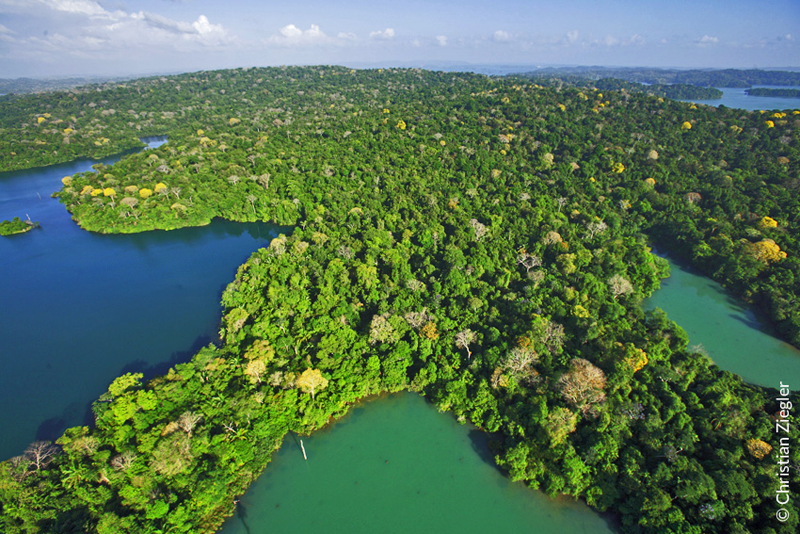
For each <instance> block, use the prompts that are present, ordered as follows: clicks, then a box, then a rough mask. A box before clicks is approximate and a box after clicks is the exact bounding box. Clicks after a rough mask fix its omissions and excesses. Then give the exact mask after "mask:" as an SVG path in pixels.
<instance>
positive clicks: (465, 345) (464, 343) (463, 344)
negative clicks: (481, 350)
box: [456, 328, 475, 359]
mask: <svg viewBox="0 0 800 534" xmlns="http://www.w3.org/2000/svg"><path fill="white" fill-rule="evenodd" d="M473 341H475V332H473V331H472V330H470V329H469V328H466V329H464V330H462V331H461V332H459V333H458V334H456V347H458V348H460V349H464V350H466V351H467V359H470V358H472V351H471V350H469V344H470V343H472V342H473Z"/></svg>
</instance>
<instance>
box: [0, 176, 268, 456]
mask: <svg viewBox="0 0 800 534" xmlns="http://www.w3.org/2000/svg"><path fill="white" fill-rule="evenodd" d="M108 161H111V160H108ZM108 161H107V162H108ZM93 163H95V162H94V161H90V160H84V161H77V162H73V163H69V164H65V165H56V166H51V167H45V168H38V169H32V170H28V171H21V172H13V173H0V220H2V219H11V218H13V217H14V216H19V217H21V218H23V219H24V218H25V215H26V214H28V215H30V218H31V219H32V220H34V221H39V222H40V223H41V228H40V229H37V230H33V231H31V232H28V233H26V234H22V235H16V236H12V237H8V238H0V280H2V283H1V284H0V303H2V306H0V340H2V343H1V344H0V458H2V459H5V458H8V457H11V456H16V455H18V454H20V453H21V452H22V450H23V449H24V448H25V447H26V446H27V445H28V444H29V443H30V442H32V441H34V440H36V439H54V438H56V437H58V436H59V435H60V434H61V432H62V431H63V430H64V429H65V428H66V427H68V426H73V425H78V424H86V423H91V421H92V418H91V412H90V411H89V407H90V403H91V402H92V401H93V400H95V399H96V398H97V397H98V396H99V395H100V394H102V393H103V392H104V391H105V390H106V388H107V387H108V384H109V383H111V381H112V380H113V379H114V378H116V377H117V376H119V375H120V374H121V373H125V372H140V371H141V372H145V373H148V374H149V375H154V374H156V373H160V372H165V371H166V370H167V369H168V367H169V365H171V364H174V363H177V362H179V361H185V360H188V359H189V357H190V356H191V354H192V353H193V352H194V351H195V350H196V349H197V348H198V347H199V346H201V345H203V344H207V343H209V342H211V341H213V340H215V339H216V336H217V333H216V331H217V328H218V323H219V319H220V314H221V309H220V304H219V301H220V297H221V294H222V290H223V289H224V287H225V285H226V284H227V283H229V282H230V281H231V280H233V277H234V275H235V273H236V269H237V268H238V266H239V265H240V264H242V263H244V261H245V260H246V259H247V258H248V256H249V255H250V254H251V253H252V252H253V251H255V250H256V249H257V248H259V247H261V246H264V245H265V244H266V243H268V242H269V239H270V238H271V237H274V227H272V226H270V225H266V224H237V223H229V222H224V221H215V222H214V223H212V224H211V225H209V226H206V227H203V228H191V229H183V230H177V231H171V232H147V233H144V234H137V235H126V236H110V235H108V236H107V235H99V234H92V233H89V232H85V231H83V230H81V229H79V228H78V226H77V225H76V224H75V223H74V222H73V221H72V220H71V219H70V216H69V214H68V213H67V211H66V210H65V209H64V207H63V206H62V205H61V204H59V202H58V201H57V200H56V199H53V198H50V194H51V193H52V192H53V191H56V190H58V189H60V187H61V178H62V177H63V176H65V175H70V174H73V173H75V172H82V171H85V170H88V169H89V168H90V167H91V165H92V164H93Z"/></svg>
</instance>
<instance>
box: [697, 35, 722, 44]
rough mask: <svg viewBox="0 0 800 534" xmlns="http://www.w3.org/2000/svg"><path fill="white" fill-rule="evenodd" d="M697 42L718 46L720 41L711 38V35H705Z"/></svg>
mask: <svg viewBox="0 0 800 534" xmlns="http://www.w3.org/2000/svg"><path fill="white" fill-rule="evenodd" d="M697 42H698V43H699V44H701V45H709V44H717V43H718V42H719V39H717V38H716V37H711V36H710V35H704V36H702V37H701V38H700V39H698V40H697Z"/></svg>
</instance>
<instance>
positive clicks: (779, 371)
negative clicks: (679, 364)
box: [644, 261, 800, 387]
mask: <svg viewBox="0 0 800 534" xmlns="http://www.w3.org/2000/svg"><path fill="white" fill-rule="evenodd" d="M670 269H671V273H672V274H671V276H670V277H669V278H667V279H666V280H662V281H661V289H659V290H658V291H656V292H655V294H654V295H653V296H652V297H651V298H649V299H648V300H646V301H645V303H644V307H645V308H647V309H652V308H656V307H658V308H661V309H663V310H664V311H665V312H667V315H668V316H669V318H670V319H672V320H673V321H675V322H676V323H678V324H679V325H680V326H681V327H683V329H684V330H686V333H687V334H688V335H689V344H690V346H699V347H700V348H702V350H703V351H705V352H706V353H707V354H708V355H709V356H710V357H711V359H712V360H713V361H714V363H716V364H717V365H719V367H720V368H722V369H725V370H727V371H731V372H734V373H736V374H738V375H741V376H742V378H744V379H745V380H746V381H748V382H751V383H754V384H759V385H762V386H769V387H778V385H779V382H780V381H781V380H783V381H784V383H789V384H797V385H800V351H798V350H797V349H796V348H794V347H793V346H791V345H789V344H788V343H784V342H783V341H781V340H780V339H778V338H776V337H774V336H773V335H772V334H771V332H770V330H769V329H767V328H765V327H764V326H763V324H762V323H761V322H760V321H759V320H758V319H757V318H756V316H755V315H754V314H753V312H752V310H749V309H747V308H746V307H744V306H743V305H742V304H741V303H740V302H738V301H736V300H734V299H733V297H731V295H730V294H728V293H727V292H726V291H725V290H724V289H723V288H722V287H721V286H720V285H719V284H717V283H716V282H714V281H713V280H710V279H709V278H706V277H704V276H700V275H697V274H693V273H692V272H690V271H689V270H686V269H683V268H681V267H680V266H678V265H677V264H676V263H675V262H673V261H670ZM787 381H788V382H787Z"/></svg>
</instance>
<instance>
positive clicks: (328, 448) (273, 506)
mask: <svg viewBox="0 0 800 534" xmlns="http://www.w3.org/2000/svg"><path fill="white" fill-rule="evenodd" d="M303 445H304V447H305V449H306V453H307V455H308V461H305V460H303V454H302V452H301V450H300V446H299V443H298V441H297V438H296V437H294V436H289V437H287V438H286V440H285V441H284V444H283V447H281V449H280V450H279V451H278V452H277V453H275V454H274V455H273V460H272V462H271V463H270V465H269V466H268V467H267V469H266V471H264V473H263V474H262V475H261V477H259V479H258V480H257V481H256V482H255V483H254V484H253V485H252V486H251V487H250V490H249V491H248V492H247V493H246V494H245V495H244V496H243V497H242V498H241V501H240V503H239V515H238V517H233V518H230V519H229V520H228V521H227V522H226V523H225V525H224V526H223V528H222V530H221V531H220V532H221V533H222V534H267V533H269V534H273V533H275V534H283V533H297V534H300V533H313V532H325V533H327V534H339V533H341V534H345V533H346V534H361V533H364V534H367V533H369V534H373V533H376V532H380V533H382V534H390V533H398V534H400V533H402V534H405V533H409V532H420V533H427V532H442V533H446V532H526V533H530V534H540V533H541V534H544V533H548V534H549V533H554V532H564V533H567V532H568V533H570V534H577V533H586V534H610V533H612V532H614V531H613V530H612V529H611V528H610V527H609V525H608V524H607V522H606V521H605V520H604V519H603V518H602V517H601V516H600V515H598V514H597V513H595V512H593V511H592V510H591V509H590V508H589V507H588V506H586V505H585V504H582V503H579V502H576V501H573V500H571V499H558V500H552V499H550V498H549V497H547V496H546V495H544V494H543V493H541V492H538V491H534V490H531V489H530V488H528V487H526V486H525V485H523V484H522V483H513V482H511V481H510V480H509V479H508V478H506V477H505V476H504V475H503V474H502V473H501V472H500V471H498V469H497V467H496V466H494V461H493V460H492V458H491V454H490V453H489V452H488V450H487V448H486V445H485V438H484V437H483V435H481V434H480V433H479V432H478V431H477V430H475V429H474V427H471V426H470V425H460V424H458V423H457V422H456V421H455V420H454V419H453V417H452V415H450V414H443V413H439V412H438V411H436V409H435V408H434V407H433V406H431V405H429V404H428V403H427V402H426V401H425V400H424V399H423V398H422V397H420V396H419V395H415V394H412V393H402V394H396V395H391V396H387V397H382V398H379V399H377V400H373V401H369V402H366V403H365V404H362V405H360V406H357V407H355V408H354V409H352V410H351V412H350V413H349V414H348V415H347V416H345V417H344V418H343V419H341V420H340V421H338V422H336V423H334V424H332V425H330V426H329V427H327V428H325V429H323V430H321V431H319V432H316V433H314V434H313V435H312V436H310V437H306V438H303Z"/></svg>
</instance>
